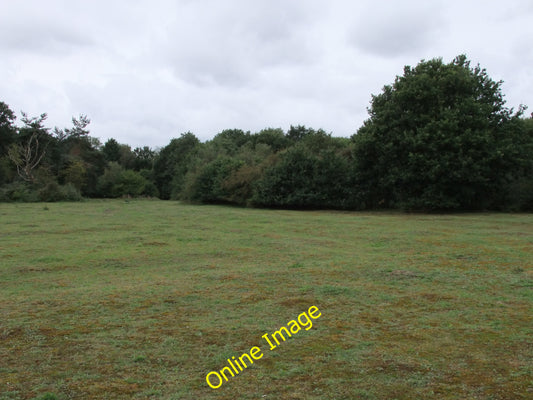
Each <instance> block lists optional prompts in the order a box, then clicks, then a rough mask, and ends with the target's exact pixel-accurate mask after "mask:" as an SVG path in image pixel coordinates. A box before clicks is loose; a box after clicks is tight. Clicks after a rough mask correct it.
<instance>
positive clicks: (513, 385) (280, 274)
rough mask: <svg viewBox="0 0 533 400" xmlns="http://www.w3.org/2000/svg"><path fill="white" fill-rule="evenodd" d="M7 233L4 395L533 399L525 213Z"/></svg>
mask: <svg viewBox="0 0 533 400" xmlns="http://www.w3.org/2000/svg"><path fill="white" fill-rule="evenodd" d="M0 221H1V223H0V399H1V400H13V399H45V398H48V399H58V400H64V399H273V400H278V399H310V400H313V399H328V400H335V399H336V400H341V399H513V400H515V399H530V398H532V397H533V361H532V360H533V344H532V342H533V319H532V315H533V307H532V306H533V290H532V286H533V285H532V282H533V265H532V264H533V215H532V214H499V213H490V214H489V213H476V214H443V215H438V214H429V215H428V214H403V213H389V212H375V213H366V212H335V211H305V212H304V211H285V210H261V209H246V208H233V207H224V206H196V205H185V204H181V203H178V202H171V201H159V200H157V201H155V200H154V201H150V200H130V201H125V200H91V201H86V202H81V203H50V204H44V203H33V204H0ZM311 306H315V307H317V308H318V309H319V311H320V313H321V316H320V318H318V319H315V320H313V321H312V322H313V326H312V327H311V328H310V329H308V330H305V329H302V330H301V331H299V332H298V333H297V334H294V335H293V336H292V337H291V338H288V339H287V341H285V342H281V343H280V345H279V346H277V348H276V349H274V350H269V348H268V345H267V344H266V342H265V341H264V340H263V339H262V338H261V337H262V335H264V334H265V333H269V334H272V332H274V331H276V330H278V329H279V328H280V327H282V326H287V323H288V322H289V321H291V320H295V319H296V318H297V317H298V315H300V314H301V313H303V312H306V311H307V310H308V309H309V308H310V307H311ZM254 346H258V347H260V348H261V350H262V354H263V356H262V357H261V358H260V359H258V360H256V361H255V362H254V364H253V365H250V366H248V368H246V369H244V370H243V371H239V372H240V373H239V374H236V375H235V376H234V377H229V379H228V381H227V382H224V383H223V384H222V385H221V387H220V388H218V389H212V388H211V387H209V386H208V384H207V382H206V375H207V374H208V373H209V372H210V371H220V370H221V369H222V368H223V367H225V366H227V365H228V363H227V359H228V358H229V359H231V357H232V356H236V357H238V356H240V355H241V354H243V353H244V352H249V351H250V349H251V348H252V347H254ZM213 382H215V380H213Z"/></svg>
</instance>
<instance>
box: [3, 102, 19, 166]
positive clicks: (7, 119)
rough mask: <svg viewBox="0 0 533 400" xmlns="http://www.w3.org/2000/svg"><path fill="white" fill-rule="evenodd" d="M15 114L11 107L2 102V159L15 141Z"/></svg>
mask: <svg viewBox="0 0 533 400" xmlns="http://www.w3.org/2000/svg"><path fill="white" fill-rule="evenodd" d="M15 119H16V117H15V113H14V112H13V111H12V110H11V109H10V108H9V106H8V105H7V104H6V103H4V102H2V101H0V157H2V156H5V155H6V154H7V149H8V148H9V146H10V145H11V144H12V143H13V142H14V141H15V137H16V128H15V126H14V125H13V123H14V122H15Z"/></svg>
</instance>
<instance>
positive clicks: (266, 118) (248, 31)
mask: <svg viewBox="0 0 533 400" xmlns="http://www.w3.org/2000/svg"><path fill="white" fill-rule="evenodd" d="M5 3H6V4H4V5H3V10H2V13H0V50H1V51H2V58H0V74H2V77H3V79H1V80H0V93H1V94H2V96H3V97H2V98H0V101H4V102H6V103H8V104H9V105H10V106H11V107H12V108H13V109H14V110H15V111H17V112H18V111H19V110H21V109H22V110H26V111H28V112H29V113H30V114H33V115H37V114H40V113H42V112H48V113H49V116H50V117H49V123H50V124H51V125H52V126H53V125H58V126H60V127H63V126H66V125H67V126H68V125H69V124H70V118H71V116H72V115H78V114H80V113H84V114H87V115H88V116H89V117H90V118H91V119H92V124H91V131H92V134H93V135H94V136H97V137H100V138H101V139H102V140H103V141H105V140H107V138H109V137H114V138H116V139H117V140H118V141H119V142H122V143H128V144H130V145H132V146H133V147H135V146H141V145H150V146H164V145H166V144H167V143H168V142H169V141H170V139H171V138H172V137H178V136H179V135H180V133H182V132H186V131H192V132H193V133H195V134H196V135H197V136H198V137H200V138H201V139H202V140H206V139H209V138H211V137H213V136H214V135H215V134H216V133H217V132H219V131H221V130H223V129H226V128H241V129H244V130H250V131H258V130H260V129H262V128H265V127H281V128H283V129H287V128H288V127H289V125H290V124H306V125H308V126H312V127H314V128H324V129H326V130H327V131H332V132H333V133H334V134H335V135H343V136H348V135H351V134H352V133H354V132H355V131H356V130H357V128H358V127H359V126H360V125H361V123H362V122H363V120H364V119H365V118H366V107H367V106H368V104H369V101H370V97H371V94H372V93H378V92H379V91H380V90H381V88H382V86H383V85H385V84H388V83H391V82H392V81H393V80H394V77H395V76H396V75H398V74H401V73H402V71H403V66H404V65H406V64H408V65H415V64H416V63H417V62H418V61H420V60H421V59H428V58H432V57H439V56H442V57H443V58H444V60H445V61H450V60H451V59H452V58H453V57H454V56H456V55H458V54H461V53H466V54H467V55H468V56H469V57H470V58H471V59H472V61H473V63H474V64H476V63H478V62H479V63H480V64H481V65H482V66H483V67H486V68H487V70H488V72H489V75H490V76H491V77H493V78H494V79H503V80H505V84H504V86H503V89H504V93H506V94H507V99H508V101H509V105H510V106H515V107H516V106H517V105H518V104H519V103H525V104H530V105H531V106H533V104H532V103H533V101H532V100H533V99H532V93H533V87H532V85H533V77H532V76H531V72H530V71H531V68H530V66H531V64H532V61H533V57H532V54H533V53H532V51H533V50H532V49H531V46H530V43H529V41H530V40H529V38H531V37H532V36H533V30H532V26H533V24H531V23H530V22H529V21H530V20H531V17H532V13H533V8H532V7H531V3H530V2H529V1H525V0H523V1H522V0H509V1H507V2H505V3H501V2H499V1H488V0H487V1H479V0H476V1H470V2H464V1H458V0H457V1H456V0H450V1H446V2H445V1H438V2H425V1H414V0H404V1H401V2H400V1H389V2H386V3H384V2H372V1H364V2H353V1H349V0H331V1H329V2H323V1H318V0H311V1H310V0H307V1H306V0H289V1H287V0H270V1H267V0H257V1H253V2H251V1H245V0H228V1H224V2H220V1H215V0H194V1H193V0H180V1H170V0H167V1H163V0H160V1H146V0H145V1H118V0H117V1H112V2H104V1H101V0H93V1H91V2H73V1H65V0H64V1H60V0H55V1H53V0H50V1H47V2H46V3H45V2H41V1H36V0H35V1H29V0H25V1H17V2H14V1H13V2H5Z"/></svg>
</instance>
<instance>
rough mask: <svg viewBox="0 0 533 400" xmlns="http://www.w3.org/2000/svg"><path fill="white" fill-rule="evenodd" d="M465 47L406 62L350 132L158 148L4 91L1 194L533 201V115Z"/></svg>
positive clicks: (313, 202)
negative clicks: (38, 111)
mask: <svg viewBox="0 0 533 400" xmlns="http://www.w3.org/2000/svg"><path fill="white" fill-rule="evenodd" d="M501 85H502V82H501V81H499V82H496V81H494V80H492V79H491V78H490V77H489V76H488V74H487V72H486V70H485V69H482V68H480V67H479V66H474V67H472V66H471V65H470V62H469V61H468V60H467V58H466V56H464V55H461V56H458V57H456V58H455V59H454V60H453V61H452V62H450V63H444V62H443V61H442V59H432V60H429V61H421V62H420V63H419V64H418V65H417V66H416V67H409V66H406V67H405V68H404V73H403V75H402V76H397V77H396V79H395V80H394V82H393V83H392V84H390V85H386V86H384V87H383V90H382V92H381V93H380V94H378V95H373V96H372V100H371V105H370V107H369V109H368V112H369V118H368V119H367V120H366V121H365V123H364V124H363V126H362V127H360V128H359V129H358V130H357V132H356V133H355V134H354V135H353V136H352V137H350V138H341V137H334V136H332V134H331V133H327V132H326V131H324V130H323V129H318V130H315V129H313V128H309V127H306V126H300V125H299V126H291V127H290V128H289V129H288V130H287V131H284V130H282V129H280V128H266V129H263V130H261V131H259V132H255V133H251V132H245V131H243V130H240V129H228V130H223V131H221V132H220V133H218V134H217V135H216V136H214V138H213V139H211V140H208V141H205V142H201V141H200V140H199V139H198V138H197V137H196V136H195V135H194V134H193V133H191V132H186V133H182V134H181V135H180V136H179V137H177V138H174V139H172V140H171V141H170V143H169V144H168V145H166V146H165V147H163V148H161V149H151V148H150V147H148V146H145V147H142V148H141V147H137V148H135V149H132V148H131V147H130V146H128V145H127V144H121V143H118V142H117V141H116V140H115V139H109V140H107V141H106V142H105V143H104V144H102V143H101V142H100V141H99V140H98V139H96V138H94V137H92V136H90V131H89V124H90V120H89V118H87V116H85V115H80V116H79V117H76V118H73V119H72V126H71V127H69V128H64V129H59V128H57V127H56V128H54V129H50V128H47V127H46V126H45V121H46V117H47V115H46V114H42V115H40V116H38V117H29V116H28V115H27V114H25V113H22V116H21V119H20V121H21V123H22V124H21V126H17V125H15V121H16V116H15V114H14V112H13V111H12V110H11V109H10V108H9V106H8V105H7V104H6V103H3V102H0V201H63V200H81V199H82V198H95V197H97V198H98V197H100V198H116V197H123V196H146V197H158V198H161V199H174V200H181V201H187V202H192V203H209V204H234V205H240V206H255V207H279V208H295V209H323V208H328V209H342V210H368V209H381V208H382V209H402V210H422V211H445V210H513V211H531V210H533V119H532V117H529V118H526V117H524V111H525V107H523V106H520V108H519V109H518V110H516V111H514V110H513V109H509V108H507V107H505V101H504V96H503V94H502V91H501Z"/></svg>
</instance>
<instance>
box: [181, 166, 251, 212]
mask: <svg viewBox="0 0 533 400" xmlns="http://www.w3.org/2000/svg"><path fill="white" fill-rule="evenodd" d="M242 165H243V162H242V161H240V160H236V159H233V158H229V157H222V158H218V159H216V160H214V161H212V162H210V163H208V164H206V165H205V166H203V167H201V168H200V169H199V170H198V171H195V172H193V173H190V174H189V175H188V176H187V181H186V186H185V190H184V193H183V199H184V200H188V201H191V202H199V203H228V202H231V193H230V192H229V190H228V186H227V185H226V184H225V181H226V180H227V179H228V178H229V177H230V176H231V174H232V173H234V172H235V171H237V170H238V169H239V168H240V167H241V166H242Z"/></svg>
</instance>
